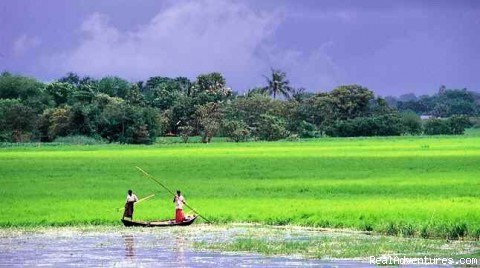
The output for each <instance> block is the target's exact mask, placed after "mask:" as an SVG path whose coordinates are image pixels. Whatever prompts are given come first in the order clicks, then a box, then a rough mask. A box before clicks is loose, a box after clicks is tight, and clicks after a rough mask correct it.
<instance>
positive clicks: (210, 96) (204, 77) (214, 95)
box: [190, 73, 232, 105]
mask: <svg viewBox="0 0 480 268" xmlns="http://www.w3.org/2000/svg"><path fill="white" fill-rule="evenodd" d="M190 95H191V96H192V98H193V100H194V103H195V104H196V105H203V104H206V103H209V102H221V101H223V100H226V99H227V98H229V97H230V96H231V95H232V90H231V89H230V88H228V87H227V86H226V81H225V78H224V77H223V75H222V74H220V73H209V74H201V75H199V76H198V77H197V80H196V81H195V83H194V84H193V86H192V88H191V94H190Z"/></svg>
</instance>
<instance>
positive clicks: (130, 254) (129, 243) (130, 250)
mask: <svg viewBox="0 0 480 268" xmlns="http://www.w3.org/2000/svg"><path fill="white" fill-rule="evenodd" d="M122 238H123V243H124V245H125V257H126V258H127V259H133V258H135V240H134V239H133V235H122Z"/></svg>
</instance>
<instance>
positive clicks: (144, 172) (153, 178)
mask: <svg viewBox="0 0 480 268" xmlns="http://www.w3.org/2000/svg"><path fill="white" fill-rule="evenodd" d="M136 168H137V169H138V170H139V171H140V172H141V173H142V174H143V175H145V176H146V177H147V178H149V179H151V180H153V181H154V182H156V183H157V184H158V185H160V186H161V187H162V188H163V189H165V190H167V192H169V193H170V194H171V195H173V196H175V193H174V192H172V191H171V190H170V189H168V188H167V187H166V186H165V185H163V184H162V183H161V182H159V181H158V180H157V179H155V177H153V176H152V175H150V174H148V173H147V172H146V171H145V170H143V169H141V168H140V167H136ZM184 204H185V206H186V207H188V208H189V209H191V210H192V211H193V212H195V213H196V214H197V215H198V216H200V217H201V218H202V219H204V220H205V221H206V222H208V223H211V221H209V220H208V219H207V218H205V217H204V216H202V215H200V213H198V212H197V211H196V210H195V209H194V208H192V207H191V206H189V205H188V204H187V203H184Z"/></svg>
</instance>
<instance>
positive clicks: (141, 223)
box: [122, 215, 198, 227]
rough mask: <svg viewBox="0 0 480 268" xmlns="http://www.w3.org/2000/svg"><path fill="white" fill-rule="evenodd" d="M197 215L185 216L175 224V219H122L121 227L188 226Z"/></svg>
mask: <svg viewBox="0 0 480 268" xmlns="http://www.w3.org/2000/svg"><path fill="white" fill-rule="evenodd" d="M197 217H198V216H197V215H194V216H187V217H186V218H185V220H184V221H183V222H178V223H176V222H175V219H171V220H159V221H133V220H129V219H122V222H123V225H125V226H127V227H132V226H139V227H169V226H188V225H190V224H192V223H193V222H194V221H195V220H196V219H197Z"/></svg>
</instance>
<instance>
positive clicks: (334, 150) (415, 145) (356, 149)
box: [0, 132, 480, 239]
mask: <svg viewBox="0 0 480 268" xmlns="http://www.w3.org/2000/svg"><path fill="white" fill-rule="evenodd" d="M472 133H473V134H472ZM472 133H467V134H468V135H465V136H438V137H392V138H355V139H349V138H346V139H333V138H332V139H313V140H304V141H299V142H251V143H226V142H217V143H212V144H198V143H188V144H182V143H162V144H157V145H153V146H132V145H108V144H106V145H83V146H81V145H56V146H48V145H47V146H44V145H40V144H36V146H28V145H25V146H12V147H8V146H4V147H3V148H1V149H0V194H1V196H2V197H3V200H2V203H3V204H2V206H1V208H0V213H1V215H2V217H0V227H10V226H17V227H18V226H76V225H114V224H119V219H120V217H121V212H117V210H116V209H117V208H121V207H122V206H123V202H124V199H125V197H126V191H127V190H128V189H133V190H134V191H135V192H136V193H137V195H138V196H139V198H141V197H144V196H147V195H149V194H151V193H156V194H157V195H156V197H155V198H154V199H151V200H149V201H145V202H142V203H139V204H138V205H137V206H136V208H135V218H137V219H144V220H149V219H158V218H171V217H173V214H174V205H173V203H172V201H171V197H170V196H169V194H168V193H166V192H165V191H164V190H162V189H161V188H159V187H158V185H156V184H155V183H154V182H152V181H151V180H149V179H148V178H146V177H144V176H142V175H141V174H140V173H139V172H138V171H137V170H136V169H135V166H140V167H142V168H143V169H144V170H146V171H147V172H149V173H150V174H152V175H153V176H155V177H156V178H157V179H159V180H160V181H161V182H162V183H164V184H165V185H166V186H167V187H169V188H170V189H172V190H176V189H181V190H182V191H183V192H184V193H185V197H186V198H187V200H188V201H189V203H190V204H191V205H192V206H193V207H194V208H196V209H197V210H198V212H200V213H201V214H202V215H204V216H205V217H207V218H208V219H210V220H211V221H214V222H216V223H224V222H259V223H266V224H273V225H286V224H294V225H302V226H315V227H334V228H354V229H358V230H366V231H373V232H377V233H382V234H388V235H397V236H405V237H423V238H430V237H442V238H448V239H458V238H468V239H479V237H480V202H479V201H480V191H479V189H480V180H479V179H478V178H480V168H479V166H478V163H480V136H479V135H476V134H475V132H472Z"/></svg>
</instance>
